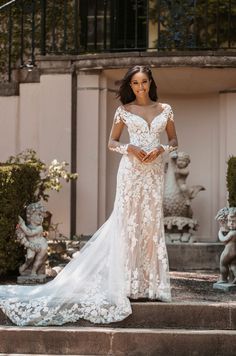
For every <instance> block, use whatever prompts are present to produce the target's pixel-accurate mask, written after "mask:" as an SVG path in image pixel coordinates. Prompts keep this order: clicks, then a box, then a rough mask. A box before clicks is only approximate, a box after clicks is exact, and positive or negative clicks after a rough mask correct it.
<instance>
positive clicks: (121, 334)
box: [0, 302, 236, 356]
mask: <svg viewBox="0 0 236 356" xmlns="http://www.w3.org/2000/svg"><path fill="white" fill-rule="evenodd" d="M132 309H133V314H132V315H131V316H129V317H128V318H127V319H126V320H124V321H122V322H119V323H115V324H109V325H106V326H104V325H93V324H91V323H89V322H86V321H79V322H77V323H74V324H67V325H66V326H62V327H16V326H13V325H12V324H11V322H10V321H9V320H8V319H7V318H6V317H5V316H4V314H3V313H0V324H1V326H0V355H14V354H20V355H112V356H113V355H114V356H119V355H120V356H121V355H122V356H148V355H150V356H158V355H166V356H172V355H177V356H185V355H186V356H191V355H193V356H204V355H207V356H231V355H232V356H233V355H235V353H236V352H235V350H236V331H235V330H234V329H235V327H236V303H235V302H233V303H222V302H221V303H218V302H215V303H207V302H192V303H191V302H188V303H181V302H177V303H160V302H159V303H158V302H146V303H140V302H135V303H132Z"/></svg>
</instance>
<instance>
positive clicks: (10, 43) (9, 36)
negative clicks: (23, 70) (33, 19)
mask: <svg viewBox="0 0 236 356" xmlns="http://www.w3.org/2000/svg"><path fill="white" fill-rule="evenodd" d="M11 51H12V8H11V5H10V6H9V10H8V81H9V82H11Z"/></svg>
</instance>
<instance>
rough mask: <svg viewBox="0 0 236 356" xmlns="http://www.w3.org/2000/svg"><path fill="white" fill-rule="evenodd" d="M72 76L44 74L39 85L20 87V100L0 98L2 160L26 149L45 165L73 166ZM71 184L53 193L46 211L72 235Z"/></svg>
mask: <svg viewBox="0 0 236 356" xmlns="http://www.w3.org/2000/svg"><path fill="white" fill-rule="evenodd" d="M70 103H71V76H70V75H42V76H41V78H40V83H27V84H21V85H20V96H19V97H14V96H12V97H0V107H1V113H0V125H1V127H0V145H1V146H0V147H1V149H0V159H1V161H2V162H4V161H5V160H6V159H7V158H8V157H9V156H10V155H15V154H17V153H19V152H21V151H23V150H25V149H27V148H32V149H34V150H35V151H36V152H37V154H38V157H39V158H40V159H41V160H43V161H44V162H46V163H50V162H51V161H52V160H53V159H57V160H59V161H67V162H68V163H70V137H71V132H70V130H71V129H70V127H71V123H70V120H71V114H70V113H71V104H70ZM69 195H70V185H69V184H64V187H63V189H62V190H61V192H60V193H56V192H52V193H50V199H49V202H48V204H47V203H45V205H46V207H47V209H49V210H50V211H52V213H53V222H54V223H61V224H60V231H61V232H62V233H64V234H65V235H66V236H68V234H69V223H70V219H69V217H70V199H69V198H70V197H69Z"/></svg>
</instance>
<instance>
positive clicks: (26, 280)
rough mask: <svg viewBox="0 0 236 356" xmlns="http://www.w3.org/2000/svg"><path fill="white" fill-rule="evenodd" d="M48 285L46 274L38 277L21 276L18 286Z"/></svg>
mask: <svg viewBox="0 0 236 356" xmlns="http://www.w3.org/2000/svg"><path fill="white" fill-rule="evenodd" d="M42 283H46V274H38V275H37V276H31V275H28V276H19V277H17V284H42Z"/></svg>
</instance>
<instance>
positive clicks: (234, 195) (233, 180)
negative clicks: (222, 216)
mask: <svg viewBox="0 0 236 356" xmlns="http://www.w3.org/2000/svg"><path fill="white" fill-rule="evenodd" d="M227 164H228V169H227V175H226V181H227V189H228V203H229V206H230V207H236V157H235V156H231V157H230V158H229V159H228V162H227Z"/></svg>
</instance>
